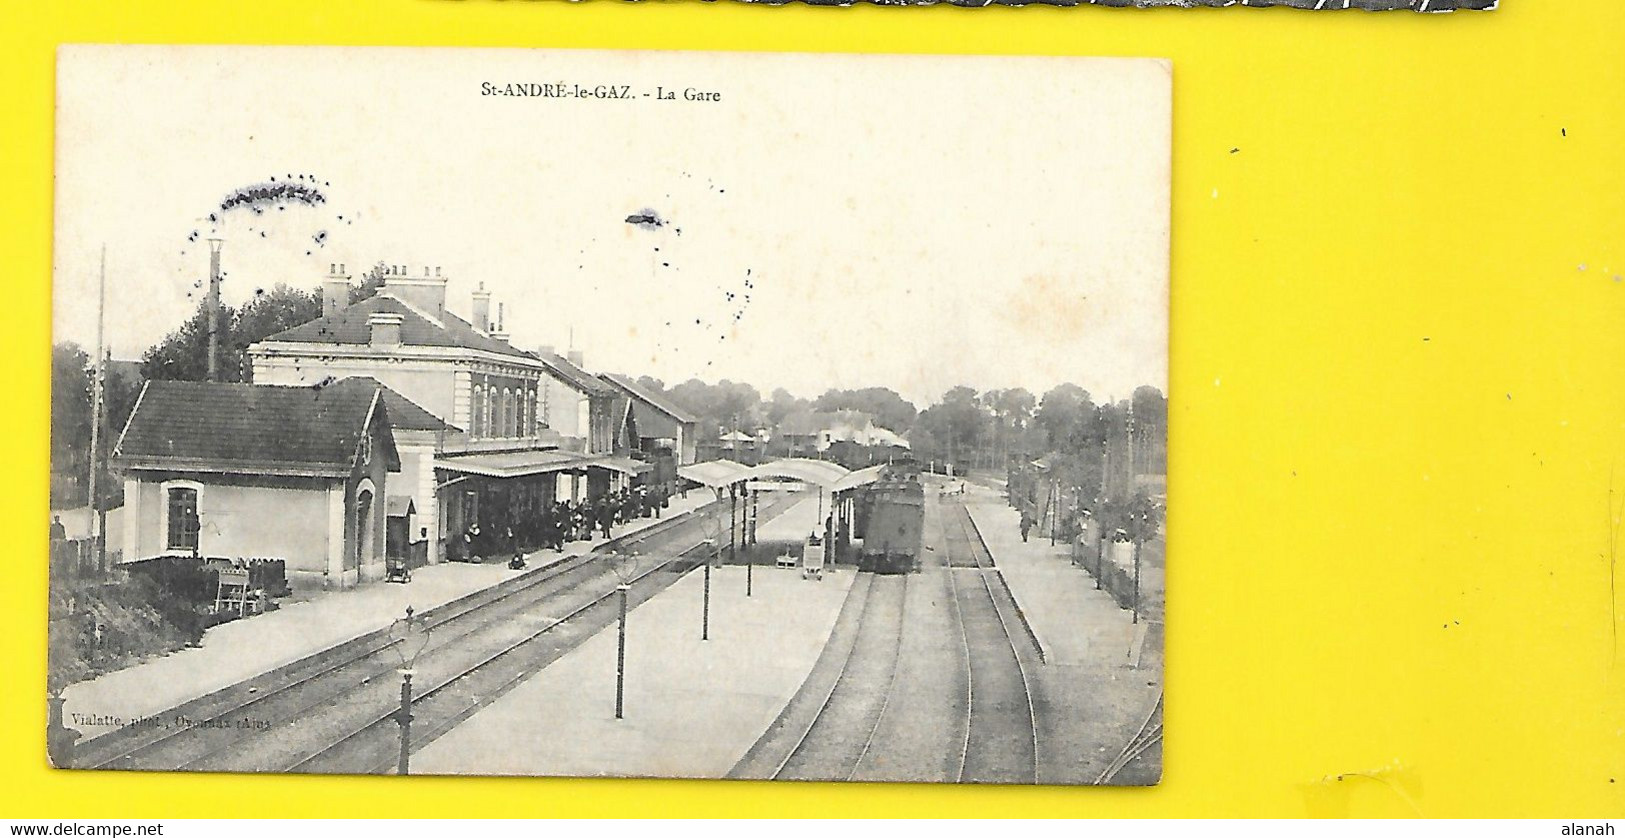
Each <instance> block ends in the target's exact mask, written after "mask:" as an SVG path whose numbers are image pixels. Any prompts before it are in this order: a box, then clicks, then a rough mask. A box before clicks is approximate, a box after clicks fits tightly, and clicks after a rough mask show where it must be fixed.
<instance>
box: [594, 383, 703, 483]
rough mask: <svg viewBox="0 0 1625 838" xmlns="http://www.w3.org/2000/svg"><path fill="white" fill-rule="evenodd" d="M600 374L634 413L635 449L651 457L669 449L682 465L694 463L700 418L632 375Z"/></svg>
mask: <svg viewBox="0 0 1625 838" xmlns="http://www.w3.org/2000/svg"><path fill="white" fill-rule="evenodd" d="M599 377H600V378H602V379H603V380H604V381H605V382H606V383H608V384H609V385H610V386H611V387H614V388H615V389H616V391H618V392H619V393H620V394H621V396H622V398H623V399H625V405H626V409H627V410H629V411H630V412H631V414H632V423H631V424H632V426H634V427H635V428H636V429H637V436H638V439H637V440H636V444H635V445H633V446H632V447H633V448H635V449H636V450H638V451H641V452H642V453H644V454H647V455H650V456H654V455H655V454H656V453H657V452H658V451H659V450H660V449H666V450H669V451H670V452H671V455H672V457H673V458H674V459H675V461H676V463H677V465H680V466H686V465H688V464H690V463H692V462H694V460H695V457H696V448H695V446H696V444H697V443H698V437H699V418H698V417H696V416H695V415H694V414H692V413H689V412H688V411H686V410H684V409H682V408H681V407H678V406H677V405H676V404H675V403H674V402H672V400H671V399H670V398H667V397H666V396H665V395H664V394H660V393H656V392H654V391H653V390H650V389H649V388H647V387H644V386H643V385H641V384H639V383H637V382H636V381H634V380H632V378H630V377H629V376H625V375H615V374H605V375H602V376H599ZM628 442H629V443H630V442H631V441H630V440H629V441H628Z"/></svg>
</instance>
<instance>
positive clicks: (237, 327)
mask: <svg viewBox="0 0 1625 838" xmlns="http://www.w3.org/2000/svg"><path fill="white" fill-rule="evenodd" d="M374 270H376V268H375V269H374ZM321 314H322V299H321V295H320V294H319V293H317V292H314V291H304V290H300V289H298V288H294V287H292V286H289V285H286V284H283V283H277V285H276V286H275V287H273V288H271V289H270V290H269V291H266V290H259V291H256V292H255V293H254V297H253V298H252V299H250V300H249V301H248V302H247V303H245V304H243V307H242V309H241V310H238V309H233V308H232V307H230V306H221V307H220V329H221V334H220V355H219V370H220V379H221V380H222V381H248V380H250V379H251V378H252V370H251V369H249V366H248V347H250V346H252V345H253V344H255V343H258V342H259V341H262V340H264V339H265V338H268V337H270V336H271V335H274V334H276V333H278V332H282V331H286V330H288V329H291V328H293V327H294V326H298V325H299V324H301V323H308V322H310V321H311V320H315V319H316V318H318V317H320V316H321ZM208 359H209V332H208V318H207V317H206V315H205V314H204V307H203V305H199V306H198V310H197V311H196V312H194V313H193V315H192V317H191V318H190V319H188V320H187V321H186V322H185V323H182V324H181V326H180V327H179V328H177V329H176V330H175V331H173V332H170V333H169V335H168V336H167V337H165V338H164V339H163V340H162V341H159V342H158V343H157V344H155V345H153V346H152V347H151V348H149V349H148V350H147V351H146V352H145V353H143V354H142V356H141V374H142V377H144V378H146V379H148V380H167V381H205V380H207V379H208V376H209V360H208Z"/></svg>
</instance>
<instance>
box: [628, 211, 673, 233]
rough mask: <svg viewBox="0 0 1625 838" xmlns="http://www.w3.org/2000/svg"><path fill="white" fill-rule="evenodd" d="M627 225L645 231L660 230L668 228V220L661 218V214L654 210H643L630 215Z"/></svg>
mask: <svg viewBox="0 0 1625 838" xmlns="http://www.w3.org/2000/svg"><path fill="white" fill-rule="evenodd" d="M626 223H628V224H630V225H632V226H633V227H640V228H642V229H645V230H658V229H660V228H661V227H664V226H666V220H665V219H663V218H661V217H660V213H657V212H655V211H654V210H652V209H643V210H639V211H638V212H634V213H632V214H631V215H628V216H627V217H626Z"/></svg>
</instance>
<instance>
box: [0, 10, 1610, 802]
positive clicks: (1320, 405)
mask: <svg viewBox="0 0 1625 838" xmlns="http://www.w3.org/2000/svg"><path fill="white" fill-rule="evenodd" d="M1502 6H1503V8H1502V9H1501V10H1499V11H1496V12H1492V13H1487V14H1486V13H1473V12H1462V13H1457V14H1453V15H1419V14H1411V13H1392V14H1382V15H1376V14H1366V13H1358V12H1339V13H1329V14H1328V13H1318V14H1317V13H1306V12H1299V11H1292V10H1285V9H1273V10H1254V9H1242V8H1231V9H1221V10H1177V9H1173V10H1161V11H1135V10H1126V9H1094V8H1084V9H1072V10H1060V9H1051V8H1027V9H983V10H965V9H955V8H933V9H895V8H853V9H819V8H806V7H801V6H795V7H789V8H765V7H764V8H754V7H748V6H745V5H740V4H736V3H732V2H722V3H717V4H714V5H700V4H697V3H642V4H637V5H636V6H633V5H628V4H621V3H613V2H607V0H599V2H592V3H585V4H579V5H566V4H563V3H554V2H433V1H431V0H396V2H382V1H380V2H338V3H335V2H332V1H331V0H259V2H255V3H231V4H222V3H213V2H165V1H164V0H137V1H136V2H120V3H116V4H112V3H89V2H52V3H45V2H32V3H27V4H20V3H19V4H15V5H14V6H13V7H12V8H11V9H10V10H9V11H8V13H7V14H6V15H5V19H6V24H5V26H4V27H0V28H4V29H6V30H7V31H5V32H3V33H0V68H3V69H4V73H3V75H0V80H3V84H0V105H3V108H0V115H3V116H0V119H3V123H0V126H3V127H0V159H3V160H4V161H5V175H6V177H5V184H4V186H3V188H0V207H3V214H0V254H3V260H4V261H3V269H4V275H5V276H4V278H5V280H6V285H5V288H6V294H7V298H8V299H7V304H6V305H4V306H3V307H0V310H3V312H4V314H3V317H4V324H5V326H4V329H3V332H4V341H5V351H4V352H3V353H0V359H3V360H0V363H3V365H4V366H3V369H4V375H5V381H6V382H7V383H8V388H7V389H8V391H9V393H10V394H11V397H12V398H14V399H15V401H12V402H11V405H12V406H11V407H10V409H8V410H6V411H5V420H4V421H5V422H6V425H7V427H6V433H5V434H4V435H3V436H4V442H3V443H0V444H3V446H4V448H3V450H4V455H5V456H4V462H5V463H6V464H7V465H8V467H9V468H8V470H9V471H10V479H8V480H6V481H4V485H5V489H4V492H5V504H4V507H3V513H0V514H3V515H4V521H5V524H6V528H5V531H6V532H7V533H10V534H11V539H10V546H11V547H12V550H11V552H10V553H8V554H7V555H6V557H5V570H4V571H3V576H0V579H3V581H0V621H3V622H0V625H3V635H0V636H3V637H4V642H5V648H6V656H5V659H4V660H5V664H6V668H5V682H6V683H5V688H4V689H0V712H3V714H4V715H3V719H0V724H3V730H0V741H3V743H4V744H3V745H0V748H3V751H4V756H3V770H4V783H3V784H0V788H4V789H5V791H3V792H0V799H5V800H7V801H8V802H6V803H4V804H0V816H18V817H20V816H31V815H32V816H52V817H96V816H104V817H106V816H145V817H153V818H159V817H177V816H183V815H190V816H232V815H264V816H327V815H375V816H385V815H392V816H410V817H423V816H436V815H438V816H497V815H519V816H522V815H543V814H548V815H555V814H610V815H635V814H650V813H676V814H687V815H726V814H740V815H772V814H799V815H831V814H853V815H879V814H890V815H905V814H913V815H1040V814H1045V815H1117V816H1137V815H1165V816H1177V815H1234V814H1241V815H1305V814H1339V813H1351V814H1356V815H1366V814H1373V815H1381V814H1409V813H1414V812H1418V811H1419V812H1421V813H1424V814H1427V815H1542V816H1549V817H1564V818H1570V817H1586V816H1590V817H1597V816H1605V815H1612V816H1613V817H1621V816H1625V734H1622V729H1625V666H1622V663H1625V653H1622V651H1621V646H1620V643H1619V642H1618V640H1617V639H1616V634H1617V633H1619V632H1620V630H1621V628H1622V625H1621V616H1620V614H1619V613H1618V610H1619V605H1620V603H1621V601H1622V599H1625V594H1622V593H1621V592H1620V591H1618V589H1617V587H1616V586H1614V585H1613V584H1611V574H1612V572H1613V571H1612V569H1611V568H1612V562H1613V551H1614V548H1615V546H1616V531H1617V528H1618V526H1619V524H1618V521H1619V516H1618V510H1619V508H1620V505H1621V504H1622V503H1625V457H1622V456H1621V455H1622V453H1625V328H1622V327H1625V282H1622V281H1621V279H1620V276H1621V275H1622V274H1625V248H1622V245H1625V0H1503V3H1502ZM78 41H96V42H120V41H127V42H142V43H169V42H176V43H243V44H256V43H277V44H387V45H410V44H444V45H479V46H514V47H519V46H537V47H542V46H546V47H623V48H650V49H657V48H673V49H719V50H747V49H748V50H803V51H829V52H843V51H869V52H933V53H1034V54H1078V55H1151V56H1164V57H1168V58H1171V59H1173V62H1174V74H1175V82H1174V99H1175V105H1174V111H1175V113H1174V133H1175V142H1174V183H1173V231H1174V252H1173V324H1172V332H1173V356H1172V383H1171V396H1172V399H1173V416H1174V420H1173V440H1172V444H1173V463H1172V464H1171V467H1170V468H1171V473H1172V486H1171V494H1172V496H1173V499H1174V500H1173V504H1172V507H1173V508H1172V513H1171V516H1170V530H1171V543H1170V549H1171V553H1170V555H1171V558H1172V562H1171V563H1170V566H1169V577H1170V578H1169V588H1170V593H1171V596H1170V598H1169V615H1168V621H1169V622H1168V625H1169V632H1168V671H1167V683H1168V692H1167V751H1166V757H1165V763H1166V774H1165V777H1164V781H1163V783H1162V785H1161V786H1160V787H1157V788H1153V789H1116V790H1101V789H1066V788H1022V789H990V788H933V787H882V786H857V785H852V786H834V785H795V784H781V785H769V784H738V783H733V784H730V783H720V782H714V783H697V782H669V781H614V782H612V781H582V780H530V779H428V778H424V779H417V778H414V779H412V780H410V781H407V783H406V784H405V785H404V786H403V784H402V782H399V781H396V780H393V779H388V778H352V779H345V778H338V779H334V778H302V777H294V778H289V777H255V778H243V777H235V776H185V775H161V774H149V775H140V774H126V775H119V774H105V775H103V774H94V773H88V772H80V773H70V772H51V771H49V770H48V769H47V768H46V767H45V759H44V735H43V728H44V713H45V702H44V701H43V697H44V692H43V687H42V685H43V683H44V651H45V639H44V626H45V593H44V591H45V562H44V561H43V557H44V555H45V552H46V545H45V539H46V527H45V524H46V521H47V498H46V495H47V485H46V484H47V481H46V479H45V477H46V472H47V462H46V460H47V457H46V451H47V447H46V434H47V431H48V428H47V421H48V420H47V416H48V394H47V388H48V377H47V369H48V354H47V353H48V346H49V339H50V336H49V322H50V305H51V302H50V277H51V260H50V253H51V165H52V156H51V149H52V102H53V95H54V94H53V86H52V76H53V56H54V50H55V46H56V45H57V44H58V43H64V42H78ZM1032 118H1033V119H1035V120H1036V119H1044V118H1045V115H1044V114H1033V115H1032ZM1565 132H1566V136H1565ZM922 139H925V138H922ZM988 153H989V154H998V153H1000V150H998V149H989V150H988ZM1008 153H1012V154H1020V153H1021V149H1020V148H1019V147H1018V148H1013V149H1011V150H1010V151H1009V152H1008ZM966 165H975V161H970V160H967V161H966ZM109 199H110V200H125V201H129V202H131V211H132V212H139V211H140V207H139V201H140V198H139V196H110V197H109ZM8 400H9V399H8ZM1610 504H1612V506H1610ZM1620 581H1621V583H1625V580H1620ZM1337 775H1346V776H1345V778H1344V779H1343V780H1337V779H1335V777H1336V776H1337ZM1328 778H1331V779H1328ZM403 788H406V789H408V792H407V793H405V794H403V793H402V789H403Z"/></svg>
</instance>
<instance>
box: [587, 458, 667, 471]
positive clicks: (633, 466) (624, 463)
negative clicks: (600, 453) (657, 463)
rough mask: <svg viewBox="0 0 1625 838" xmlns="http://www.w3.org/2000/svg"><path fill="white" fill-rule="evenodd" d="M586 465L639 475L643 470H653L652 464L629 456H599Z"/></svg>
mask: <svg viewBox="0 0 1625 838" xmlns="http://www.w3.org/2000/svg"><path fill="white" fill-rule="evenodd" d="M588 465H589V466H595V467H597V468H606V469H609V470H610V471H618V472H620V473H622V474H631V475H639V474H643V473H645V472H649V471H654V466H653V465H652V464H650V463H645V462H643V461H642V460H634V459H632V458H631V457H600V458H598V459H596V460H593V461H592V462H590V463H588Z"/></svg>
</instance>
